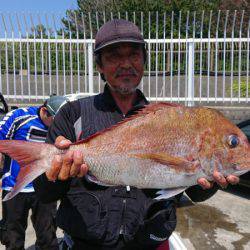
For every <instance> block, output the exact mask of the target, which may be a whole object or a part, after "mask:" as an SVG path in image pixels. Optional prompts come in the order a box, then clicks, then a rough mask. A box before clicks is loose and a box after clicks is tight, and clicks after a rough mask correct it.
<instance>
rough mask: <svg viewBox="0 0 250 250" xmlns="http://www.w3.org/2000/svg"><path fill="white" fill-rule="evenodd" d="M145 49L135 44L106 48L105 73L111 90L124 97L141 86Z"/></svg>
mask: <svg viewBox="0 0 250 250" xmlns="http://www.w3.org/2000/svg"><path fill="white" fill-rule="evenodd" d="M143 65H144V58H143V49H142V46H141V45H139V44H135V43H118V44H115V45H110V46H107V47H106V48H104V49H103V50H102V52H101V65H98V66H97V67H98V71H99V72H100V73H103V74H104V76H105V79H106V80H107V82H108V84H109V85H110V87H111V89H112V90H114V91H116V92H119V93H120V94H122V95H127V94H131V93H133V92H134V91H135V89H136V87H137V86H138V85H139V84H140V81H141V78H142V75H143Z"/></svg>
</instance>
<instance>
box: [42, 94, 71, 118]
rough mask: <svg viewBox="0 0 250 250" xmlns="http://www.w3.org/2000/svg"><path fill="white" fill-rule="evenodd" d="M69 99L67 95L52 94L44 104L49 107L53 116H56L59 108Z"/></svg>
mask: <svg viewBox="0 0 250 250" xmlns="http://www.w3.org/2000/svg"><path fill="white" fill-rule="evenodd" d="M68 101H69V99H68V98H67V97H65V96H51V97H50V98H49V99H47V100H46V101H45V102H44V104H43V106H44V107H46V108H47V110H48V112H49V113H50V114H51V115H52V116H55V114H56V113H57V112H58V110H59V109H60V108H61V107H62V106H63V105H64V104H65V103H67V102H68Z"/></svg>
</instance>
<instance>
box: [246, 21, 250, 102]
mask: <svg viewBox="0 0 250 250" xmlns="http://www.w3.org/2000/svg"><path fill="white" fill-rule="evenodd" d="M249 33H250V18H249V20H248V28H247V79H246V84H247V87H246V102H247V103H248V97H249V95H248V91H249V87H248V86H249V49H250V48H249V43H250V34H249Z"/></svg>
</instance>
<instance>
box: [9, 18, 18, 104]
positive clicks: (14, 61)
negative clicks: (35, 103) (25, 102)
mask: <svg viewBox="0 0 250 250" xmlns="http://www.w3.org/2000/svg"><path fill="white" fill-rule="evenodd" d="M9 22H10V27H11V37H12V60H13V87H14V89H13V90H14V93H13V94H14V98H15V100H16V58H15V52H16V51H15V41H14V27H13V23H12V20H11V15H10V14H9Z"/></svg>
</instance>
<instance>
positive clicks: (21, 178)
mask: <svg viewBox="0 0 250 250" xmlns="http://www.w3.org/2000/svg"><path fill="white" fill-rule="evenodd" d="M54 149H55V147H54V146H53V145H50V144H47V143H38V142H26V141H18V140H1V142H0V152H1V153H4V154H7V155H9V156H10V157H11V158H12V159H14V160H16V161H17V162H18V163H19V165H20V171H19V173H18V176H17V179H16V185H15V186H14V188H13V189H12V190H11V192H10V193H8V194H7V195H6V196H5V197H4V199H3V201H6V200H9V199H11V198H13V197H14V196H15V195H17V194H18V193H19V192H20V191H21V190H22V189H23V188H24V187H25V186H26V185H27V184H29V183H30V182H32V181H33V180H34V179H35V178H36V177H38V176H39V175H41V174H42V173H44V172H45V171H46V167H47V166H48V165H50V163H51V161H52V159H51V158H52V157H44V155H46V152H49V151H50V150H54Z"/></svg>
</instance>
